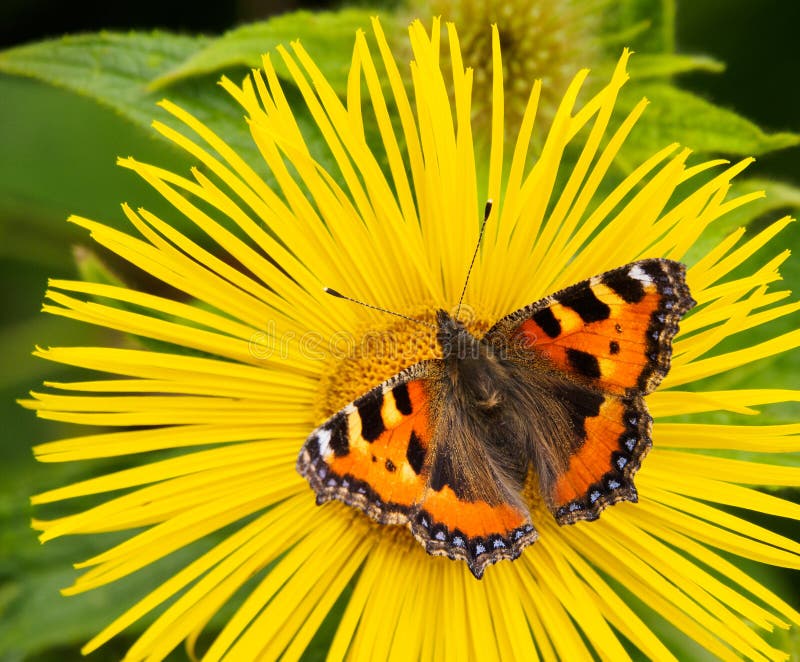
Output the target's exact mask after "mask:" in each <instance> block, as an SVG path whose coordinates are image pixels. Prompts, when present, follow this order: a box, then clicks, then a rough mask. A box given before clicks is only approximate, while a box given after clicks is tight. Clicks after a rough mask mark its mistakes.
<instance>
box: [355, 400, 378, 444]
mask: <svg viewBox="0 0 800 662" xmlns="http://www.w3.org/2000/svg"><path fill="white" fill-rule="evenodd" d="M353 404H355V406H356V409H358V415H359V416H360V417H361V436H362V437H364V439H366V440H367V441H370V442H372V441H375V440H376V439H377V438H378V437H380V436H381V434H383V432H384V431H385V430H386V426H384V424H383V416H382V415H381V407H382V406H383V393H382V392H381V391H380V389H373V390H372V391H370V392H369V393H368V394H367V395H365V396H364V397H361V398H359V399H358V400H356V401H355V402H354V403H353Z"/></svg>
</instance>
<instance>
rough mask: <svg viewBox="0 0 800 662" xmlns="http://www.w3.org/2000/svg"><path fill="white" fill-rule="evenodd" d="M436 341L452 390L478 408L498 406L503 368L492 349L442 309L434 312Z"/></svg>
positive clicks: (503, 373)
mask: <svg viewBox="0 0 800 662" xmlns="http://www.w3.org/2000/svg"><path fill="white" fill-rule="evenodd" d="M436 321H437V324H438V326H439V330H438V333H437V336H436V338H437V341H438V342H439V346H440V347H441V350H442V360H443V361H444V366H445V374H446V375H447V377H448V378H449V380H450V381H451V382H452V385H453V387H454V389H455V391H456V392H457V393H459V394H461V395H462V396H464V397H465V398H467V399H468V400H469V401H470V403H471V404H477V405H478V407H479V408H480V409H482V410H490V409H494V408H496V407H497V406H499V405H500V402H501V393H500V390H499V386H500V384H501V383H502V382H503V381H504V377H505V374H506V373H507V367H506V366H504V365H503V363H502V362H501V361H500V360H499V357H498V356H497V355H496V354H495V352H494V348H493V347H492V346H490V345H488V344H487V343H485V342H483V341H481V340H479V339H478V338H476V337H475V336H473V335H472V334H471V333H470V332H469V331H468V330H467V328H466V327H465V326H464V324H463V323H462V322H460V321H458V320H457V319H455V318H453V317H452V316H451V315H449V314H448V313H447V312H445V311H444V310H439V311H437V313H436Z"/></svg>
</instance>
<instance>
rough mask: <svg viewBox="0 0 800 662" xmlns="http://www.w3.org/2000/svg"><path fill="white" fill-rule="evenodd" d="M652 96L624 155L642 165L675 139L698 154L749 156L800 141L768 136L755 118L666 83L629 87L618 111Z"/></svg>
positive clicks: (793, 136) (787, 135)
mask: <svg viewBox="0 0 800 662" xmlns="http://www.w3.org/2000/svg"><path fill="white" fill-rule="evenodd" d="M642 97H646V98H647V99H649V100H650V102H651V103H650V105H649V106H648V107H647V110H645V112H644V115H643V116H642V118H641V119H640V120H639V122H638V123H637V124H636V128H635V129H634V130H633V132H632V134H631V136H630V138H629V139H628V141H627V142H626V144H625V147H624V148H623V150H622V157H621V158H622V159H624V160H627V161H628V163H629V164H635V163H640V162H642V161H644V160H645V159H646V158H648V157H649V156H651V155H652V154H653V153H655V152H656V151H657V150H659V149H661V148H663V147H664V146H665V145H667V144H669V143H670V142H672V141H675V140H677V141H679V142H680V143H682V144H683V145H686V146H687V147H690V148H691V149H692V150H694V151H695V152H701V153H706V154H724V155H732V156H749V155H756V154H764V153H766V152H771V151H773V150H777V149H782V148H784V147H791V146H792V145H797V144H798V143H800V136H799V135H797V134H795V133H773V134H767V133H765V132H764V131H762V130H761V129H760V128H759V127H758V126H756V125H755V124H753V123H752V122H751V121H749V120H747V119H745V118H744V117H741V116H740V115H737V114H736V113H734V112H732V111H730V110H726V109H724V108H720V107H719V106H716V105H714V104H713V103H710V102H708V101H706V100H704V99H701V98H700V97H698V96H696V95H694V94H691V93H690V92H685V91H683V90H679V89H677V88H676V87H673V86H672V85H668V84H665V83H657V82H653V83H642V84H639V85H635V86H630V87H628V88H623V90H622V92H621V93H620V97H619V102H618V104H617V112H620V113H627V112H630V111H631V110H632V109H633V107H634V106H635V105H636V104H637V103H638V102H639V101H640V100H641V98H642Z"/></svg>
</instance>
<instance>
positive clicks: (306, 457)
mask: <svg viewBox="0 0 800 662" xmlns="http://www.w3.org/2000/svg"><path fill="white" fill-rule="evenodd" d="M695 303H696V302H695V301H694V300H693V299H692V297H691V295H690V293H689V288H688V287H687V285H686V269H685V267H684V265H682V264H680V263H678V262H673V261H670V260H665V259H646V260H640V261H638V262H633V263H631V264H628V265H626V266H623V267H619V268H617V269H613V270H611V271H608V272H606V273H604V274H601V275H599V276H595V277H593V278H589V279H588V280H585V281H583V282H580V283H578V284H576V285H573V286H571V287H568V288H566V289H564V290H562V291H560V292H557V293H556V294H553V295H551V296H548V297H545V298H544V299H541V300H540V301H537V302H535V303H532V304H530V305H529V306H526V307H525V308H522V309H520V310H518V311H516V312H514V313H511V314H510V315H507V316H506V317H503V318H502V319H500V320H499V321H498V322H497V323H496V324H495V325H494V326H493V327H491V328H490V329H489V331H488V332H487V333H486V334H485V335H484V336H483V337H482V338H476V337H475V336H473V335H472V334H471V333H470V332H469V331H468V330H467V329H466V327H465V326H464V324H463V323H462V322H460V321H459V320H458V319H456V318H454V317H453V316H451V315H449V314H448V313H447V312H445V311H443V310H439V311H438V312H437V313H436V326H437V342H438V345H439V347H440V349H441V355H442V357H441V358H440V359H432V360H427V361H422V362H420V363H417V364H415V365H412V366H410V367H408V368H406V369H405V370H403V371H402V372H400V373H399V374H397V375H395V376H394V377H392V378H391V379H389V380H387V381H386V382H384V383H383V384H380V385H379V386H376V387H375V388H373V389H372V390H370V391H369V392H368V393H365V394H364V395H362V396H361V397H359V398H358V399H356V400H355V401H354V402H352V403H350V404H348V405H347V406H346V407H344V409H342V410H341V411H339V412H338V413H336V414H334V415H333V416H332V417H331V418H329V419H328V420H327V421H325V423H323V424H322V425H321V426H319V427H318V428H317V429H316V430H314V431H313V432H312V433H311V434H310V435H309V437H308V439H307V440H306V442H305V444H304V445H303V447H302V449H301V450H300V454H299V456H298V460H297V469H298V471H299V473H300V474H301V475H302V476H304V477H305V478H306V479H307V480H308V482H309V484H310V485H311V487H312V489H313V490H314V492H316V500H317V503H318V504H322V503H324V502H326V501H330V500H332V499H336V500H338V501H342V502H344V503H346V504H348V505H350V506H353V507H355V508H358V509H360V510H362V511H364V512H365V513H366V514H367V515H368V516H369V517H371V518H372V519H373V520H375V521H376V522H379V523H381V524H397V525H405V526H407V527H408V528H409V529H410V530H411V533H412V534H413V535H414V537H415V538H416V539H417V540H418V541H419V542H420V543H421V544H422V545H423V546H424V547H425V550H426V551H427V552H428V553H429V554H433V555H446V556H448V557H450V558H451V559H461V560H463V561H466V563H467V565H468V566H469V569H470V570H471V571H472V573H473V575H475V577H477V578H478V579H480V578H481V577H482V576H483V573H484V571H485V569H486V567H487V566H488V565H490V564H492V563H496V562H497V561H499V560H501V559H512V560H513V559H515V558H517V557H519V555H520V554H521V552H522V550H523V549H524V548H525V547H526V546H528V545H530V544H531V543H533V542H535V541H536V539H537V538H538V533H537V531H536V528H535V527H534V523H533V521H532V520H531V515H530V508H529V504H528V503H527V501H526V498H525V496H524V492H525V488H526V484H527V482H528V481H529V479H530V480H533V481H535V483H534V484H535V485H537V486H538V493H539V495H540V496H541V499H542V500H543V501H544V504H545V505H546V507H547V508H548V509H549V511H550V512H551V513H552V515H553V517H554V518H555V519H556V521H557V522H558V523H559V524H572V523H575V522H578V521H580V520H595V519H597V518H598V517H599V515H600V513H601V511H602V510H603V509H605V508H606V507H608V506H611V505H613V504H615V503H618V502H620V501H636V500H637V492H636V487H635V486H634V483H633V477H634V474H635V473H636V471H637V470H638V469H639V466H640V465H641V462H642V460H643V458H644V456H645V455H646V453H647V452H648V450H649V449H650V448H651V446H652V441H651V438H650V434H651V427H652V418H651V417H650V415H649V414H648V411H647V406H646V404H645V400H644V396H646V395H647V394H648V393H650V392H652V391H653V390H654V389H655V388H656V387H657V386H658V385H659V384H660V383H661V381H662V379H663V378H664V377H665V376H666V374H667V372H668V370H669V367H670V358H671V355H672V339H673V338H674V336H675V334H676V333H677V331H678V322H679V321H680V319H681V317H682V316H683V315H684V314H685V313H686V312H687V311H688V310H690V309H691V308H692V307H693V306H694V305H695Z"/></svg>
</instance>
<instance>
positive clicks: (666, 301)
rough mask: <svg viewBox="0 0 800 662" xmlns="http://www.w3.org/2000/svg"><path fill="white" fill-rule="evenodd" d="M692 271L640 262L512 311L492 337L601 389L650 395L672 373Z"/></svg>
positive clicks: (673, 264)
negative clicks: (674, 347) (688, 273)
mask: <svg viewBox="0 0 800 662" xmlns="http://www.w3.org/2000/svg"><path fill="white" fill-rule="evenodd" d="M685 278H686V269H685V267H684V266H683V265H682V264H680V263H678V262H673V261H671V260H663V259H650V260H640V261H639V262H633V263H632V264H628V265H626V266H624V267H620V268H618V269H613V270H612V271H608V272H606V273H604V274H602V275H600V276H595V277H594V278H590V279H589V280H585V281H583V282H581V283H578V284H577V285H573V286H572V287H568V288H566V289H564V290H562V291H561V292H558V293H556V294H554V295H552V296H549V297H546V298H544V299H542V300H540V301H537V302H536V303H533V304H531V305H530V306H527V307H525V308H522V309H521V310H518V311H517V312H515V313H512V314H511V315H508V316H507V317H504V318H503V319H501V320H500V321H499V322H498V323H497V324H496V325H495V326H494V327H492V328H491V329H490V330H489V332H488V333H487V334H486V336H485V338H484V339H485V340H486V341H487V342H490V343H492V344H497V343H501V344H502V343H508V342H512V343H515V344H516V345H517V346H521V347H523V348H529V349H531V350H533V351H536V352H537V353H539V354H541V355H543V356H545V357H546V358H548V359H549V360H550V362H551V363H552V364H553V365H554V366H555V367H556V368H558V369H560V370H562V371H563V372H565V373H567V374H571V375H573V376H575V377H576V378H577V379H578V380H580V381H582V382H584V383H587V384H589V385H591V386H592V387H594V388H597V389H598V390H601V391H604V392H607V393H613V394H616V395H620V396H625V395H636V394H639V395H646V394H647V393H650V392H652V391H653V390H654V389H655V388H656V387H657V386H658V384H659V383H660V382H661V380H662V379H663V378H664V376H665V375H666V374H667V371H668V370H669V364H670V356H671V354H672V338H673V337H674V336H675V334H676V333H677V331H678V321H679V320H680V318H681V317H682V316H683V314H684V313H686V311H688V310H689V309H690V308H692V307H693V306H694V305H695V302H694V300H693V299H692V298H691V296H690V295H689V290H688V288H687V286H686V281H685Z"/></svg>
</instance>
